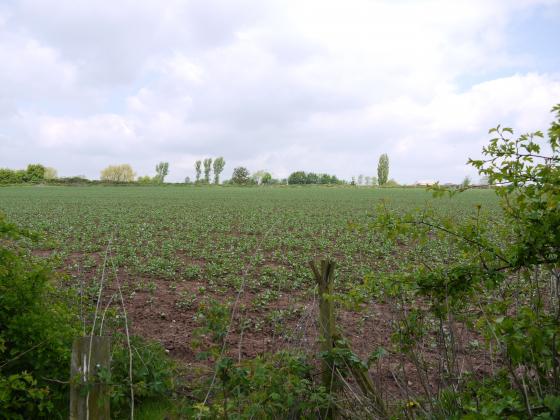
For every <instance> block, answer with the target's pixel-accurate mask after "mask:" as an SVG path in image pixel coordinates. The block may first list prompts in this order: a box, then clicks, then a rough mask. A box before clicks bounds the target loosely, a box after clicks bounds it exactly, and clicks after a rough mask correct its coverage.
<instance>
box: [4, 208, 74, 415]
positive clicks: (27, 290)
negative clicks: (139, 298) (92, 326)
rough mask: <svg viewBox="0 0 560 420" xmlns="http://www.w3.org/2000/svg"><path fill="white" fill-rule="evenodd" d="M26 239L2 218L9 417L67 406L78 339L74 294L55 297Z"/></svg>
mask: <svg viewBox="0 0 560 420" xmlns="http://www.w3.org/2000/svg"><path fill="white" fill-rule="evenodd" d="M23 239H33V235H31V234H30V233H28V232H26V231H23V230H21V229H19V228H17V227H16V226H15V225H12V224H9V223H8V222H7V221H6V220H5V217H4V216H3V215H2V214H0V413H1V416H5V417H7V418H8V417H9V418H18V417H19V418H33V417H39V416H44V415H47V414H49V413H52V412H58V409H60V407H61V406H64V405H65V404H64V403H65V401H66V398H67V394H68V388H67V385H65V384H64V383H63V382H64V381H66V380H67V379H68V374H69V366H70V349H71V344H72V339H73V337H75V336H77V335H78V334H79V329H78V323H77V318H76V317H75V316H74V313H73V312H72V305H71V304H69V303H70V302H71V299H72V295H71V293H70V292H68V293H66V292H63V291H60V290H56V292H55V289H54V287H53V285H52V283H51V275H50V272H49V270H48V269H47V268H46V267H45V266H44V265H42V264H36V263H34V262H32V261H31V260H30V259H29V257H28V256H26V254H25V252H24V251H25V249H24V247H23V245H22V243H23ZM20 240H21V241H20ZM55 408H56V410H55Z"/></svg>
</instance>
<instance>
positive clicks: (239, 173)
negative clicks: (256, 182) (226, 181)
mask: <svg viewBox="0 0 560 420" xmlns="http://www.w3.org/2000/svg"><path fill="white" fill-rule="evenodd" d="M231 182H232V183H233V184H237V185H245V184H248V183H249V171H248V170H247V168H244V167H243V166H239V167H237V168H235V169H234V170H233V174H232V175H231Z"/></svg>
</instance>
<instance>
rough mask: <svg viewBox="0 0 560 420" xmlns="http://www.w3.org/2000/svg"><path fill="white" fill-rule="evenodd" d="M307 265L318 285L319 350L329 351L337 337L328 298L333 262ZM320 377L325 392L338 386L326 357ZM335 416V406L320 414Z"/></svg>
mask: <svg viewBox="0 0 560 420" xmlns="http://www.w3.org/2000/svg"><path fill="white" fill-rule="evenodd" d="M309 265H310V266H311V270H313V274H314V276H315V281H316V282H317V285H318V287H319V332H320V338H321V351H323V352H329V351H331V350H332V349H333V348H334V347H335V340H336V337H337V331H336V324H335V316H334V304H333V301H332V299H331V298H330V295H332V289H333V288H332V284H333V275H334V267H335V263H334V261H331V260H321V261H320V266H319V267H318V266H317V262H315V261H310V263H309ZM325 295H327V296H325ZM322 377H323V385H324V386H325V388H326V390H327V392H329V393H331V392H332V391H335V390H336V389H337V388H338V381H337V379H336V373H335V371H334V366H332V365H331V363H329V362H328V360H326V359H323V361H322ZM335 417H336V408H335V407H332V406H331V407H329V408H328V409H327V410H325V413H322V415H321V418H329V419H332V418H335Z"/></svg>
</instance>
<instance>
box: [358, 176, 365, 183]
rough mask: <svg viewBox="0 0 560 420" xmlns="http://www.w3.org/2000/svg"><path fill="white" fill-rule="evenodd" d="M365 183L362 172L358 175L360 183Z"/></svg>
mask: <svg viewBox="0 0 560 420" xmlns="http://www.w3.org/2000/svg"><path fill="white" fill-rule="evenodd" d="M363 183H364V176H363V175H362V174H360V175H358V185H362V184H363Z"/></svg>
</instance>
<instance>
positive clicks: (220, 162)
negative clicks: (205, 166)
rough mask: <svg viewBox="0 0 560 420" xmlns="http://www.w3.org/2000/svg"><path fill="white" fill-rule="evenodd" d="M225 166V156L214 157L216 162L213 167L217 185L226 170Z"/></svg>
mask: <svg viewBox="0 0 560 420" xmlns="http://www.w3.org/2000/svg"><path fill="white" fill-rule="evenodd" d="M225 166H226V161H225V160H224V158H223V157H221V156H220V157H217V158H216V159H214V163H213V164H212V169H213V170H214V184H216V185H217V184H219V183H220V174H221V173H222V171H223V170H224V167H225Z"/></svg>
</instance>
